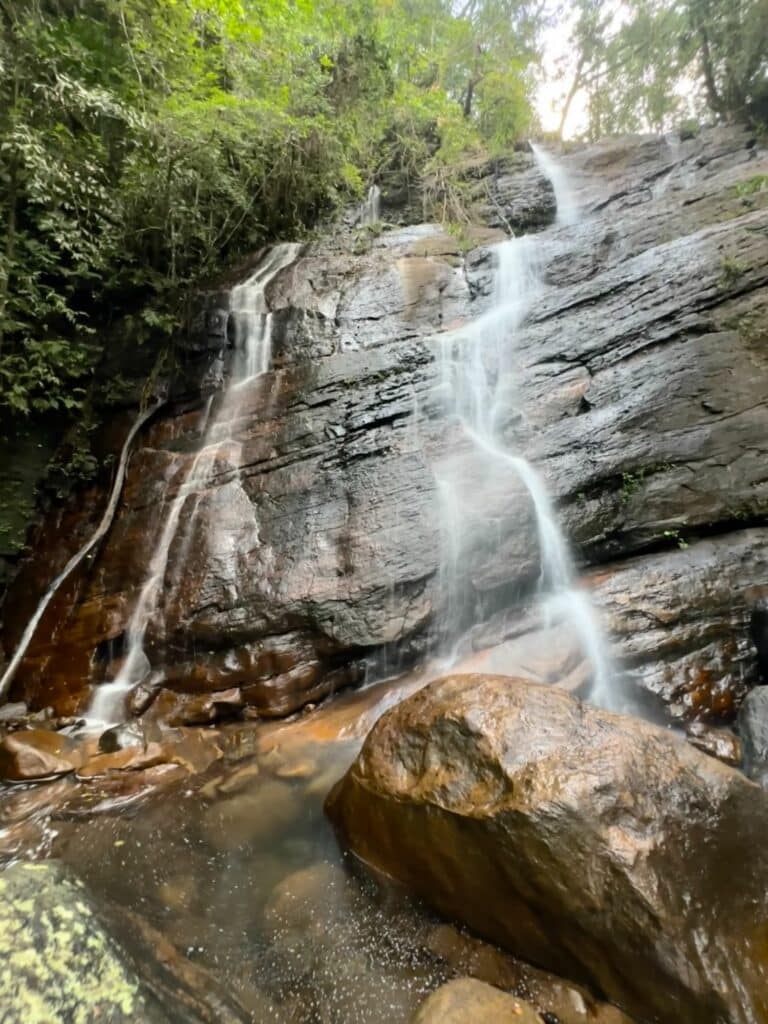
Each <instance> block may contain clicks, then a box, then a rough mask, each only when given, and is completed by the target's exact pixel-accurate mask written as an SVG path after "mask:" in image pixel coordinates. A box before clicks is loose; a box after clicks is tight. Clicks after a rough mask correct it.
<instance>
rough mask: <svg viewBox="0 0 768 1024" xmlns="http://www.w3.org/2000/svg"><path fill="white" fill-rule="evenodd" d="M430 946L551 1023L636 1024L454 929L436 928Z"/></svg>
mask: <svg viewBox="0 0 768 1024" xmlns="http://www.w3.org/2000/svg"><path fill="white" fill-rule="evenodd" d="M427 948H428V949H429V950H430V951H431V952H432V953H434V954H435V956H438V957H440V959H441V960H444V961H445V962H446V963H447V964H449V965H450V966H451V968H452V969H453V970H454V971H455V972H456V974H458V975H467V976H468V977H470V978H477V979H478V980H479V981H484V982H486V983H487V984H489V985H494V986H495V987H496V988H500V989H503V990H504V991H505V992H511V993H512V994H513V995H516V996H519V997H520V998H521V999H525V1000H526V1001H527V1002H529V1003H530V1004H531V1005H532V1006H533V1007H534V1009H536V1011H537V1012H538V1013H539V1014H541V1016H542V1017H543V1018H544V1020H546V1021H550V1020H553V1019H554V1020H557V1021H558V1024H632V1021H631V1020H630V1018H629V1017H627V1016H626V1014H624V1013H622V1012H621V1010H619V1009H618V1007H616V1006H611V1005H610V1004H609V1003H604V1002H601V1001H600V1000H598V999H595V998H594V996H592V995H591V994H590V993H589V992H588V991H587V990H586V989H584V988H582V987H580V986H578V985H574V984H573V983H572V982H568V981H565V980H564V979H563V978H558V977H557V976H556V975H554V974H550V973H549V971H543V970H541V968H540V967H532V966H531V965H530V964H527V963H525V962H524V961H522V960H519V959H517V958H516V957H514V956H512V955H511V954H510V953H505V952H504V951H503V950H501V949H499V948H498V947H497V946H492V945H491V944H490V943H487V942H483V941H482V940H481V939H478V938H475V937H474V936H472V935H469V934H467V933H466V932H464V931H461V930H459V929H458V928H456V927H455V926H454V925H450V924H439V925H437V926H436V927H435V928H433V929H432V931H431V933H430V935H429V938H428V941H427Z"/></svg>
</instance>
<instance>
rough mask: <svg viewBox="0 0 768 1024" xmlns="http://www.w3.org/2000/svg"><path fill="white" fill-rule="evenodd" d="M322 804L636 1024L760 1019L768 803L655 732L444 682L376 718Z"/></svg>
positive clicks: (501, 936) (522, 692) (414, 882)
mask: <svg viewBox="0 0 768 1024" xmlns="http://www.w3.org/2000/svg"><path fill="white" fill-rule="evenodd" d="M327 809H328V812H329V814H330V816H331V819H332V820H333V822H334V823H335V825H336V826H337V828H338V830H339V831H340V833H341V835H342V836H343V838H344V840H345V842H346V843H347V844H348V845H349V846H350V848H351V850H352V851H353V852H354V853H355V854H356V855H357V856H358V857H359V858H360V859H361V861H362V862H363V863H364V864H366V865H369V866H372V867H373V868H374V869H375V870H377V871H381V872H384V873H385V874H387V875H390V876H392V877H394V878H395V879H398V880H399V881H401V882H402V883H404V884H405V885H406V886H408V887H410V888H411V889H412V890H414V891H415V892H417V893H418V894H419V895H421V896H422V897H423V898H424V899H426V900H427V901H428V902H430V903H431V904H432V905H433V906H434V907H435V908H436V909H438V910H439V911H440V912H441V913H443V914H445V915H447V916H449V917H453V918H458V919H459V920H462V921H464V922H466V923H467V924H468V925H469V926H470V927H471V928H473V929H474V930H475V931H477V932H478V933H480V934H481V935H483V936H484V937H486V938H490V939H492V940H493V941H495V942H498V943H499V944H500V945H503V946H505V947H506V948H507V949H509V950H510V951H512V952H513V953H515V954H516V955H519V956H521V957H523V958H524V959H528V960H530V961H531V962H533V963H535V964H538V965H539V966H542V967H546V968H547V969H550V970H553V971H554V972H555V973H557V974H560V975H562V976H565V977H570V978H572V979H574V980H576V981H580V982H583V983H586V984H587V985H589V986H591V987H592V988H593V990H595V991H597V992H602V993H603V994H604V995H605V996H606V997H607V998H608V999H610V1000H611V1001H613V1002H616V1003H617V1004H618V1005H619V1006H621V1007H622V1008H623V1009H624V1010H625V1011H626V1012H627V1013H629V1014H630V1015H631V1016H633V1017H634V1018H636V1019H637V1020H639V1021H673V1020H674V1021H679V1022H685V1024H725V1022H728V1024H758V1022H765V1021H766V1020H768V952H767V951H766V942H765V937H766V934H767V929H768V898H767V897H766V892H767V891H768V885H767V884H766V883H767V881H768V855H767V854H766V852H765V848H764V843H763V842H762V839H761V836H764V835H765V834H766V829H767V828H768V797H766V796H765V795H764V794H763V793H762V792H761V791H760V789H759V788H758V787H756V786H755V785H754V784H752V783H750V782H749V781H747V780H746V779H745V778H744V776H743V775H741V774H740V773H738V772H737V771H735V770H734V769H731V768H728V767H726V766H725V765H723V764H721V763H720V762H718V761H716V760H714V759H713V758H709V757H707V756H705V755H703V754H701V753H699V752H698V751H697V750H695V749H693V748H692V747H691V746H690V745H689V744H687V743H686V742H685V741H683V740H682V739H679V738H677V737H673V736H671V735H670V734H669V733H668V732H667V731H665V730H663V729H659V728H657V727H655V726H652V725H649V724H647V723H643V722H640V721H637V720H633V719H630V718H627V717H624V716H621V715H614V714H610V713H608V712H604V711H599V710H596V709H593V708H590V707H588V706H586V705H583V704H581V703H580V702H578V701H576V700H574V699H573V698H572V697H571V696H569V695H568V694H566V693H565V692H563V691H561V690H558V689H557V688H554V687H544V686H539V685H535V684H530V683H524V682H522V681H514V680H510V679H509V678H507V677H499V676H479V675H474V676H473V675H470V676H453V677H449V678H447V679H443V680H439V681H437V682H435V683H431V684H429V685H428V686H427V687H426V688H425V689H423V690H421V691H420V692H419V693H417V694H416V695H414V696H412V697H410V698H408V699H407V700H406V701H404V702H403V703H402V704H400V705H399V706H398V707H396V708H394V709H393V710H391V711H389V712H387V713H386V714H385V715H384V716H383V717H382V718H381V719H380V720H379V722H378V723H377V725H376V726H375V727H374V729H373V731H372V732H371V734H370V736H369V738H368V740H367V741H366V744H365V746H364V748H363V751H362V752H361V754H360V756H359V758H358V760H357V761H356V763H355V764H354V765H353V767H352V769H350V771H349V773H348V774H347V775H346V776H345V778H344V779H342V781H341V782H340V783H339V784H338V786H337V787H336V789H335V790H334V791H333V792H332V794H331V796H330V798H329V801H328V805H327ZM735 865H738V869H737V870H734V866H735Z"/></svg>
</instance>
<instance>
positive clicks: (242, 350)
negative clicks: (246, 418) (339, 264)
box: [86, 243, 300, 729]
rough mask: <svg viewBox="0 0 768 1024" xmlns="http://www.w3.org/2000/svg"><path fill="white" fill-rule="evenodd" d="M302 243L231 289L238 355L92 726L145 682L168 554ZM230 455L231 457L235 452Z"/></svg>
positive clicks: (99, 694)
mask: <svg viewBox="0 0 768 1024" xmlns="http://www.w3.org/2000/svg"><path fill="white" fill-rule="evenodd" d="M299 249H300V246H299V245H298V244H295V243H286V244H283V245H276V246H274V247H273V248H272V249H270V250H269V252H268V253H267V255H266V256H265V258H264V259H263V260H262V262H261V263H260V264H259V266H258V267H257V268H256V270H255V272H254V273H253V274H252V275H251V276H250V277H249V278H248V279H247V280H246V281H244V282H243V283H242V284H239V285H236V286H235V287H234V288H233V289H232V292H231V294H230V315H231V317H232V319H233V322H234V327H235V358H234V363H233V368H232V375H231V378H230V381H229V385H228V387H227V390H226V392H225V393H224V396H223V398H222V400H221V404H220V406H219V409H218V411H217V412H216V413H214V414H213V415H211V407H210V403H209V404H208V406H207V407H206V409H205V412H204V424H205V426H204V434H203V445H202V447H201V448H200V450H199V451H198V452H197V454H196V455H195V457H194V459H193V460H192V463H191V465H190V467H189V470H188V472H187V474H186V476H185V478H184V480H183V481H182V483H181V484H180V486H179V488H178V491H177V492H176V496H175V497H174V499H173V500H172V501H171V502H170V504H169V506H168V510H167V513H166V514H165V518H164V522H163V528H162V531H161V533H160V537H159V539H158V542H157V545H156V547H155V550H154V552H153V555H152V558H151V560H150V563H149V566H148V569H147V576H146V579H145V581H144V585H143V586H142V588H141V592H140V594H139V598H138V601H137V602H136V607H135V608H134V610H133V614H132V615H131V618H130V621H129V623H128V628H127V631H126V639H127V652H126V655H125V658H124V660H123V663H122V665H121V667H120V670H119V671H118V673H117V675H116V676H115V678H114V679H113V680H112V682H110V683H104V684H102V685H101V686H98V687H97V688H96V692H95V694H94V697H93V700H92V701H91V705H90V707H89V709H88V712H87V715H86V719H87V721H88V723H89V726H90V727H91V728H99V729H101V728H104V727H105V726H109V725H114V724H117V723H119V722H121V721H123V720H124V718H125V713H124V712H125V700H126V698H127V696H128V694H129V693H130V692H131V691H132V690H133V689H134V687H136V686H137V685H138V684H139V683H141V682H142V681H144V680H145V679H146V678H147V677H148V675H149V673H150V671H151V666H150V662H149V658H148V657H147V653H146V650H145V644H144V641H145V638H146V635H147V629H148V627H149V624H150V622H151V621H152V619H153V616H154V615H155V613H156V611H157V606H158V598H159V597H160V594H161V593H162V588H163V582H164V580H165V573H166V569H167V566H168V555H169V551H170V548H171V544H172V542H173V540H174V537H175V536H176V532H177V529H178V526H179V520H180V517H181V514H182V510H183V509H184V506H185V504H186V502H187V498H188V497H189V496H190V494H193V493H194V492H195V491H197V490H199V489H200V488H202V487H204V486H205V484H206V481H207V479H208V475H209V466H210V465H211V463H212V461H213V462H215V455H216V453H217V451H218V449H219V448H220V447H221V446H222V445H225V444H227V443H230V444H231V442H232V440H233V438H232V432H233V429H234V425H235V424H236V421H237V419H238V416H239V412H240V406H241V404H242V400H243V390H244V389H243V385H245V384H247V383H248V382H250V381H252V380H253V379H254V377H258V376H260V375H261V374H263V373H266V371H267V370H268V369H269V365H270V360H271V342H272V314H271V313H270V312H269V310H268V308H267V305H266V300H265V290H266V288H267V285H268V284H269V283H270V281H271V280H272V279H273V278H274V277H275V276H276V275H277V274H278V273H279V272H280V271H281V270H283V269H284V268H285V267H287V266H289V265H290V264H291V263H293V262H294V260H295V259H296V257H297V256H298V253H299ZM235 448H236V451H235V464H234V465H233V467H232V468H233V470H235V471H237V470H238V469H239V462H240V454H239V446H235ZM230 457H231V456H230Z"/></svg>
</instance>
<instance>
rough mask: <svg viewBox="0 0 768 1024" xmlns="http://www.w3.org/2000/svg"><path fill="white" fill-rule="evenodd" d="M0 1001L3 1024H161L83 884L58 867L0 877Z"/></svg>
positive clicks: (164, 1021) (26, 867)
mask: <svg viewBox="0 0 768 1024" xmlns="http://www.w3.org/2000/svg"><path fill="white" fill-rule="evenodd" d="M0 921H2V927H1V928H0V948H1V949H2V961H3V966H2V968H1V969H0V1002H1V1003H2V1005H3V1020H5V1021H7V1022H8V1024H17V1022H18V1024H29V1022H31V1021H46V1022H50V1024H59V1022H61V1024H64V1022H65V1021H74V1020H77V1021H81V1022H83V1024H97V1022H102V1021H110V1022H114V1024H123V1022H125V1024H127V1022H129V1021H136V1020H143V1021H147V1024H168V1022H169V1018H168V1017H166V1015H165V1014H164V1013H163V1012H162V1010H160V1008H159V1007H158V1006H157V1004H156V1003H155V1001H154V999H153V997H152V996H151V994H150V993H149V992H148V990H147V989H146V988H145V987H144V985H143V984H142V982H141V981H140V979H139V978H138V976H137V975H136V973H135V972H134V971H133V970H132V968H131V967H130V965H129V964H127V963H126V962H125V956H124V953H123V951H122V950H121V949H120V947H119V946H118V945H117V943H115V941H114V940H113V939H112V938H111V937H110V936H109V935H108V934H107V933H106V932H105V931H104V929H103V926H102V924H101V922H100V921H99V919H98V917H97V916H96V914H95V913H94V909H93V906H92V905H91V904H90V902H89V899H88V896H87V894H86V892H85V889H84V888H83V886H82V884H81V883H80V882H79V881H78V880H77V879H76V878H74V877H73V876H71V875H70V874H69V873H68V872H67V871H65V870H64V869H63V868H62V867H61V866H60V865H56V864H54V863H48V864H31V863H20V864H15V865H14V866H12V867H10V868H8V869H7V870H6V871H5V872H4V873H3V875H2V877H0Z"/></svg>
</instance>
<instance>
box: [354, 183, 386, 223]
mask: <svg viewBox="0 0 768 1024" xmlns="http://www.w3.org/2000/svg"><path fill="white" fill-rule="evenodd" d="M380 220H381V189H380V188H379V186H378V185H371V187H370V188H369V189H368V194H367V195H366V197H365V201H364V202H363V203H361V204H360V212H359V215H358V224H361V225H363V226H366V225H371V224H378V223H379V221H380Z"/></svg>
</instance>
